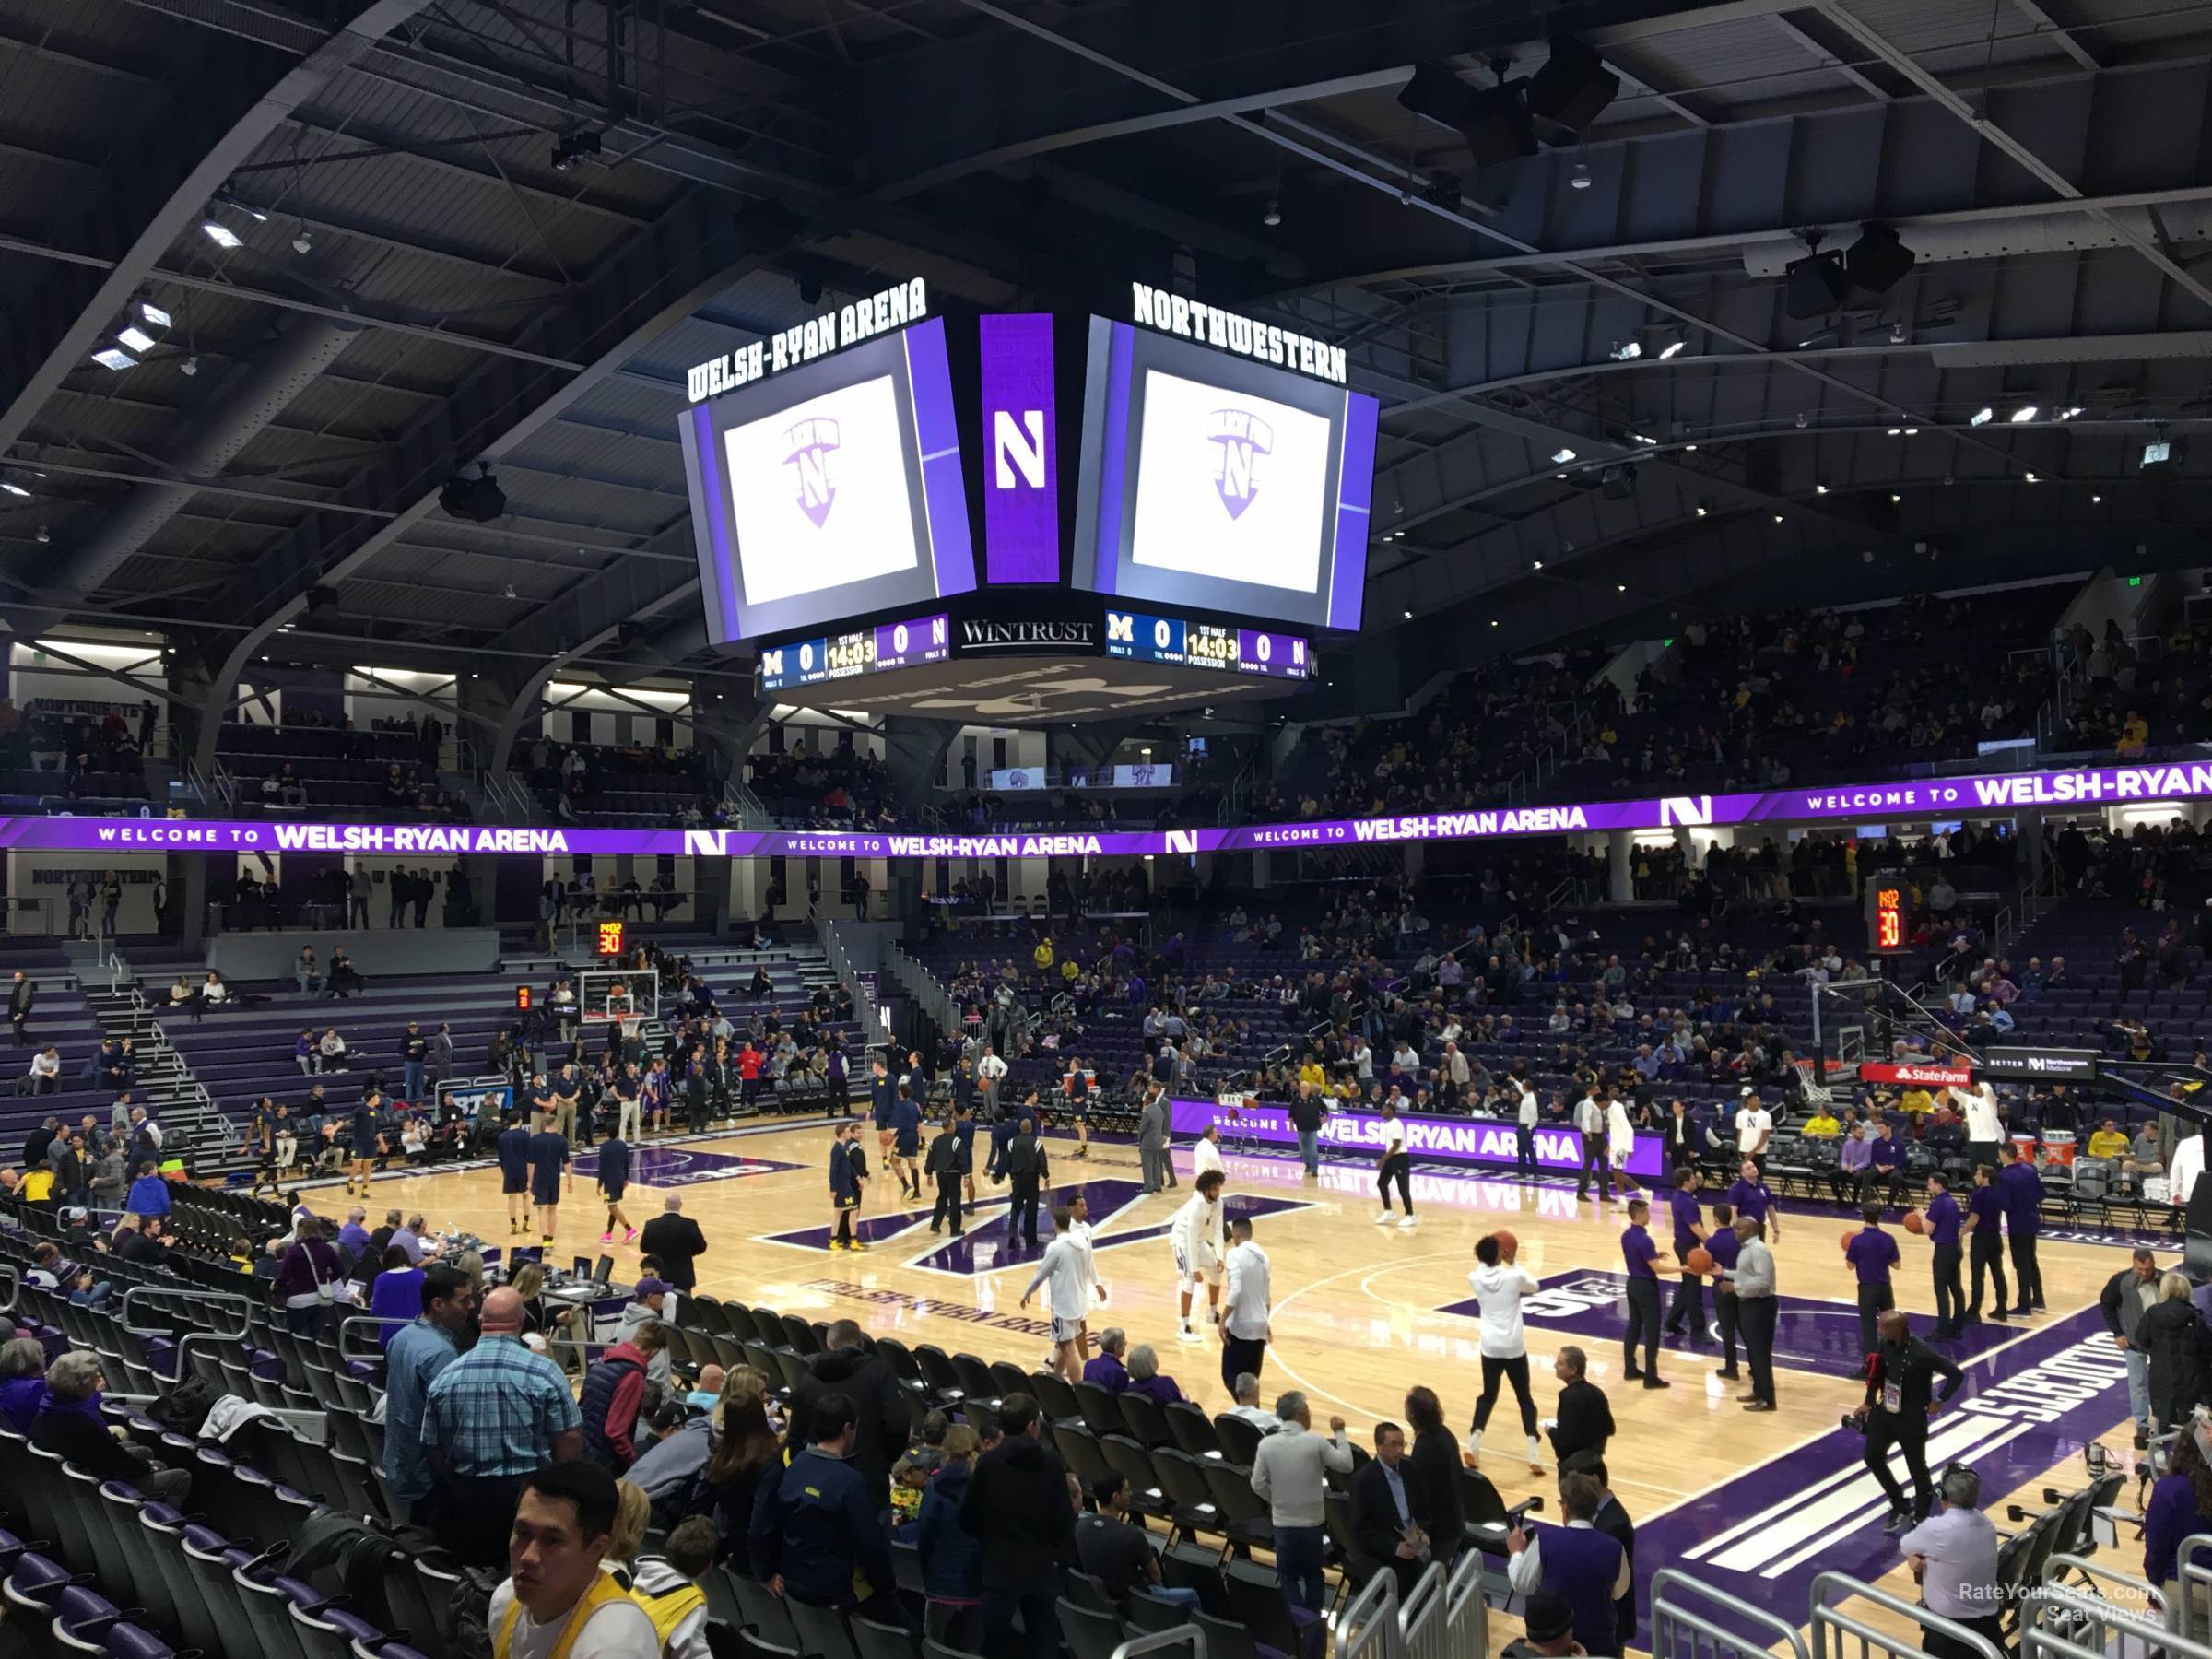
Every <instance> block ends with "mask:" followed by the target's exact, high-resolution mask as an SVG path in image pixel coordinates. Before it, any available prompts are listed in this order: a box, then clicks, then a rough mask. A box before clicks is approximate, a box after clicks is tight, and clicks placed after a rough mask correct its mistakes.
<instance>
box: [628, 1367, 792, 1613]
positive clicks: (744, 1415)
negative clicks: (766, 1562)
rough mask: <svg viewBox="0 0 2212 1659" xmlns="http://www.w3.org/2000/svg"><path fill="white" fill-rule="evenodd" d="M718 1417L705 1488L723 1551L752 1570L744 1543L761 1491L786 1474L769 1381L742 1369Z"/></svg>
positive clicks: (634, 1472)
mask: <svg viewBox="0 0 2212 1659" xmlns="http://www.w3.org/2000/svg"><path fill="white" fill-rule="evenodd" d="M714 1416H715V1417H716V1418H720V1419H721V1420H720V1423H719V1425H718V1426H717V1428H716V1429H715V1430H714V1432H715V1435H716V1438H715V1440H714V1441H713V1451H712V1453H711V1454H710V1455H709V1457H708V1459H707V1466H706V1480H707V1487H708V1489H709V1490H710V1491H711V1492H712V1494H713V1502H714V1508H715V1511H716V1512H717V1513H718V1514H719V1515H720V1516H721V1518H722V1533H723V1537H724V1548H725V1549H731V1548H735V1549H736V1551H737V1555H736V1559H735V1561H734V1562H733V1563H732V1565H733V1566H736V1567H739V1568H740V1569H741V1570H742V1569H744V1568H745V1567H747V1566H749V1559H748V1558H747V1555H746V1553H745V1551H744V1549H743V1548H742V1544H743V1541H744V1538H745V1535H746V1533H747V1530H748V1529H749V1528H750V1527H751V1526H752V1524H753V1509H754V1506H755V1505H756V1504H757V1503H758V1502H759V1498H760V1488H761V1487H762V1486H763V1485H764V1484H767V1483H768V1482H771V1481H773V1480H775V1479H777V1478H779V1477H781V1476H782V1470H783V1448H782V1446H781V1445H780V1444H779V1443H778V1442H777V1440H776V1431H775V1430H774V1429H773V1428H772V1427H771V1426H770V1423H769V1420H768V1379H767V1378H766V1377H763V1376H762V1375H761V1374H760V1373H759V1371H755V1370H753V1369H752V1368H751V1367H750V1366H744V1365H741V1366H739V1367H738V1368H737V1369H736V1370H735V1371H732V1372H731V1373H730V1374H729V1377H728V1378H727V1379H726V1380H725V1381H724V1384H723V1397H722V1405H721V1406H719V1407H718V1408H717V1409H716V1411H715V1413H714ZM656 1449H657V1448H656ZM641 1473H642V1465H633V1466H632V1468H631V1470H630V1474H631V1476H632V1477H633V1478H635V1477H639V1476H641Z"/></svg>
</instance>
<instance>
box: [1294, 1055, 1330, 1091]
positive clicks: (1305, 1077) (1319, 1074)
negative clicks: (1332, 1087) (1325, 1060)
mask: <svg viewBox="0 0 2212 1659" xmlns="http://www.w3.org/2000/svg"><path fill="white" fill-rule="evenodd" d="M1298 1080H1299V1081H1300V1083H1311V1084H1312V1085H1313V1087H1314V1088H1327V1087H1328V1086H1329V1074H1328V1073H1327V1072H1325V1071H1324V1070H1323V1069H1322V1065H1321V1057H1320V1056H1319V1055H1318V1054H1312V1053H1309V1054H1308V1055H1307V1056H1306V1062H1305V1064H1304V1065H1301V1066H1300V1067H1299V1068H1298Z"/></svg>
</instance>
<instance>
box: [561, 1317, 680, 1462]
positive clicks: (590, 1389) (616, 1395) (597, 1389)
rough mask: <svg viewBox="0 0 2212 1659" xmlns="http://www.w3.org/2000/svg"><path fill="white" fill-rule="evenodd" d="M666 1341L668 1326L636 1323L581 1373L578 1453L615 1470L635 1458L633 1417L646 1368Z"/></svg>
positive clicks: (635, 1417)
mask: <svg viewBox="0 0 2212 1659" xmlns="http://www.w3.org/2000/svg"><path fill="white" fill-rule="evenodd" d="M667 1345H668V1330H667V1327H666V1326H665V1325H663V1324H657V1323H647V1324H641V1325H639V1326H638V1328H637V1329H636V1330H634V1331H632V1332H631V1333H630V1335H629V1340H627V1341H624V1342H618V1343H616V1344H615V1345H614V1346H613V1347H609V1348H608V1349H607V1350H606V1352H605V1353H603V1354H601V1355H600V1356H599V1358H598V1359H595V1360H594V1361H593V1362H592V1364H591V1366H590V1368H589V1369H588V1370H586V1371H584V1373H583V1390H582V1396H581V1397H580V1398H579V1399H578V1401H577V1406H578V1409H579V1410H581V1411H582V1414H583V1454H584V1455H585V1456H586V1457H588V1458H590V1459H592V1461H593V1462H594V1463H598V1464H604V1465H606V1467H607V1468H609V1469H612V1470H613V1471H614V1472H615V1473H616V1474H618V1475H619V1474H621V1473H622V1472H623V1471H624V1470H625V1469H627V1468H629V1465H631V1464H633V1463H635V1462H637V1460H638V1448H637V1441H636V1440H635V1436H636V1434H637V1428H638V1418H639V1415H640V1413H641V1410H642V1408H643V1406H644V1404H645V1390H646V1376H645V1372H646V1368H647V1367H649V1366H650V1365H651V1364H652V1363H653V1355H655V1354H657V1353H659V1352H660V1351H661V1350H662V1349H663V1348H665V1347H667Z"/></svg>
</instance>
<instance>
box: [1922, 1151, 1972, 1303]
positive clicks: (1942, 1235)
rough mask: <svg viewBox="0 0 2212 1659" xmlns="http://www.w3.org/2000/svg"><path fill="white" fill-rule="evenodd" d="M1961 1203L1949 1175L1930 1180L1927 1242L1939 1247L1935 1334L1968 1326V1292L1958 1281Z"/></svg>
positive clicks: (1936, 1258) (1937, 1176) (1937, 1254)
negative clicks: (1953, 1189)
mask: <svg viewBox="0 0 2212 1659" xmlns="http://www.w3.org/2000/svg"><path fill="white" fill-rule="evenodd" d="M1959 1220H1960V1217H1959V1200H1958V1199H1956V1198H1954V1197H1952V1196H1951V1183H1950V1179H1949V1177H1947V1176H1945V1175H1941V1174H1931V1175H1930V1176H1929V1177H1928V1207H1927V1222H1928V1241H1929V1242H1930V1243H1931V1244H1933V1245H1935V1335H1937V1336H1938V1337H1947V1336H1956V1335H1959V1331H1960V1329H1961V1328H1962V1327H1964V1325H1965V1324H1966V1290H1965V1288H1964V1287H1963V1286H1961V1285H1960V1284H1959Z"/></svg>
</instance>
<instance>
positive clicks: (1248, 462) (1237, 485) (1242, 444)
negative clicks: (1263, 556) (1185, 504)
mask: <svg viewBox="0 0 2212 1659" xmlns="http://www.w3.org/2000/svg"><path fill="white" fill-rule="evenodd" d="M1206 441H1207V442H1209V443H1211V444H1212V445H1213V446H1214V456H1215V459H1214V488H1215V490H1216V491H1217V492H1218V494H1219V495H1220V497H1221V505H1222V506H1224V507H1226V508H1228V509H1229V516H1230V518H1232V519H1233V518H1242V517H1243V516H1244V509H1245V508H1247V507H1249V506H1251V505H1252V501H1253V497H1254V496H1256V495H1258V494H1259V492H1260V485H1261V484H1262V482H1264V481H1265V473H1264V472H1263V470H1262V468H1263V466H1264V465H1265V459H1266V457H1267V455H1268V454H1269V453H1272V452H1273V450H1274V449H1275V429H1274V428H1273V427H1271V426H1269V425H1268V424H1267V423H1266V422H1265V421H1264V420H1262V419H1261V418H1259V417H1258V416H1256V415H1254V414H1253V413H1252V412H1251V411H1250V410H1248V409H1216V410H1215V411H1214V412H1213V413H1212V414H1211V415H1208V416H1207V417H1206Z"/></svg>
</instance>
